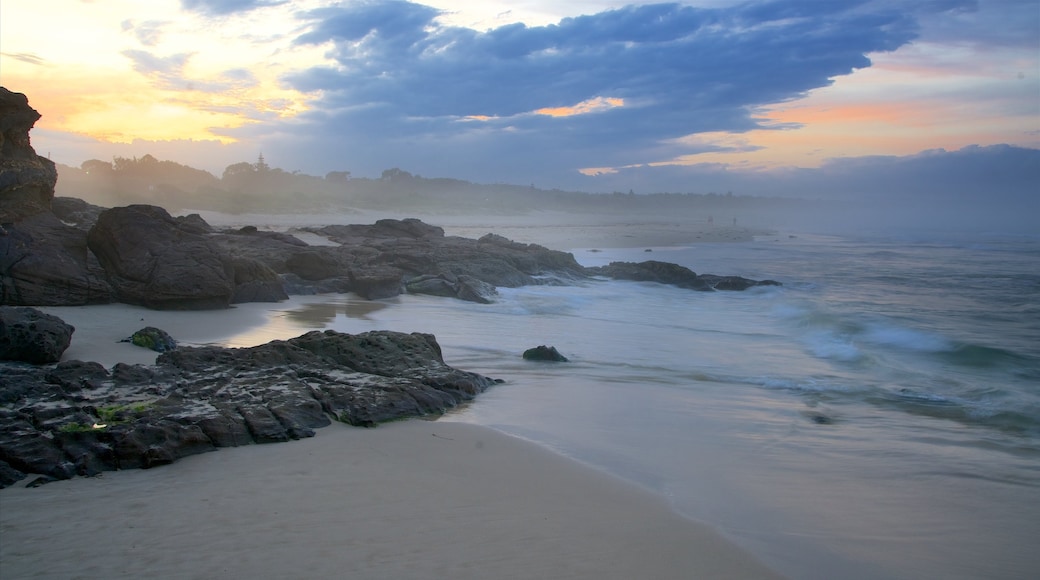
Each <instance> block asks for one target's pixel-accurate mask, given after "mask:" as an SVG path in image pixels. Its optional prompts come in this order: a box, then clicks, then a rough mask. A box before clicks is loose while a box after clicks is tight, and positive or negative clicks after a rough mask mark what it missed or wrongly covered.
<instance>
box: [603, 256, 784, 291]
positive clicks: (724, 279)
mask: <svg viewBox="0 0 1040 580" xmlns="http://www.w3.org/2000/svg"><path fill="white" fill-rule="evenodd" d="M588 272H589V273H590V274H592V275H595V276H606V277H608V278H614V279H616V280H632V281H636V282H655V283H658V284H669V285H672V286H678V287H680V288H687V289H690V290H700V291H704V292H710V291H712V290H746V289H748V288H751V287H752V286H779V285H780V283H779V282H777V281H775V280H761V281H759V280H750V279H748V278H741V277H740V276H716V275H714V274H701V275H698V274H697V273H696V272H694V271H693V270H690V269H689V268H686V267H684V266H680V265H678V264H671V263H669V262H658V261H654V260H649V261H646V262H639V263H635V262H611V263H610V264H607V265H606V266H599V267H596V268H589V269H588Z"/></svg>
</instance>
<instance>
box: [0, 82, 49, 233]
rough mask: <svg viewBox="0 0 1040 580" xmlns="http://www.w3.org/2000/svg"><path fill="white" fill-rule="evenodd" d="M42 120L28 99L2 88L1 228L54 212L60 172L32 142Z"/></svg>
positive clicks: (0, 151) (0, 142)
mask: <svg viewBox="0 0 1040 580" xmlns="http://www.w3.org/2000/svg"><path fill="white" fill-rule="evenodd" d="M39 119H40V113H38V112H37V111H36V110H35V109H33V108H32V107H30V106H29V99H28V98H27V97H26V96H25V95H23V94H21V93H14V92H11V91H9V90H7V89H6V88H4V87H0V228H5V227H6V225H7V224H10V223H13V222H16V221H19V220H21V219H22V218H25V217H28V216H30V215H34V214H37V213H40V212H44V211H49V210H50V203H51V199H52V198H53V197H54V184H55V183H56V182H57V181H58V171H57V169H56V168H55V166H54V162H52V161H51V160H50V159H47V158H45V157H40V156H39V155H37V154H36V151H35V150H33V148H32V145H31V144H30V142H29V130H30V129H32V127H33V125H35V124H36V121H38V120H39ZM0 232H2V230H0Z"/></svg>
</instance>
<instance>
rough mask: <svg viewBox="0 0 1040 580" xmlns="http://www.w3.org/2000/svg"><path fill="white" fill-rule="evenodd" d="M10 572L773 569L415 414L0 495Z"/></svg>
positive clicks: (701, 572) (428, 574) (519, 453)
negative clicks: (371, 425)
mask: <svg viewBox="0 0 1040 580" xmlns="http://www.w3.org/2000/svg"><path fill="white" fill-rule="evenodd" d="M0 576H2V577H4V578H12V579H13V578H143V577H149V576H152V577H163V578H214V577H230V578H319V577H334V578H662V579H664V578H771V577H775V575H774V574H773V573H772V572H770V571H769V570H768V569H766V568H764V567H763V566H761V565H760V564H759V563H757V562H756V561H754V560H753V559H751V558H750V557H749V556H748V555H747V554H746V553H745V552H743V551H741V550H740V549H738V548H736V547H734V546H733V545H732V544H730V543H729V542H728V541H726V540H725V539H723V538H722V537H720V536H719V535H717V534H716V533H714V532H713V531H712V530H711V529H709V528H707V527H704V526H701V525H699V524H697V523H695V522H693V521H690V520H687V519H683V518H682V517H680V516H678V515H676V514H674V513H673V512H672V511H670V510H669V508H668V506H667V505H665V504H664V503H663V502H662V501H661V500H659V499H658V498H656V497H654V496H652V495H650V494H648V493H644V492H643V491H642V490H639V489H638V488H635V487H632V486H630V485H629V484H626V483H623V482H621V481H619V480H616V479H614V478H612V477H611V476H609V475H606V474H603V473H600V472H598V471H595V470H593V469H591V468H588V467H585V466H583V465H581V464H578V463H576V462H573V461H571V460H569V459H566V458H564V457H561V456H557V455H554V454H553V453H551V452H549V451H547V450H543V449H541V448H539V447H537V446H535V445H533V444H529V443H526V442H524V441H522V440H519V439H516V438H513V437H510V436H507V435H503V434H501V433H498V432H496V431H494V430H491V429H488V428H484V427H480V426H475V425H469V424H463V423H449V422H444V423H442V422H432V421H423V420H411V421H402V422H398V423H392V424H387V425H383V426H380V427H378V428H376V429H360V428H351V427H346V426H342V425H333V426H331V427H328V428H325V429H321V430H319V432H318V434H317V436H316V437H314V438H311V439H306V440H302V441H296V442H292V443H284V444H276V445H264V446H248V447H240V448H236V449H223V450H219V451H216V452H213V453H208V454H205V455H201V456H194V457H189V458H187V459H184V460H181V461H179V462H177V463H176V464H173V465H170V466H165V467H160V468H156V469H152V470H139V471H121V472H113V473H106V474H104V475H103V476H101V477H97V478H88V479H84V478H79V479H75V480H70V481H62V482H56V483H51V484H48V485H46V486H43V487H40V488H35V489H34V488H24V487H19V486H16V487H12V488H8V489H5V490H2V491H0Z"/></svg>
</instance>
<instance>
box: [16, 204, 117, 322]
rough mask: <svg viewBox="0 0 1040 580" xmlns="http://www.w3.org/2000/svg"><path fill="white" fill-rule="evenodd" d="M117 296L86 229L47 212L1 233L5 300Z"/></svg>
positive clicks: (30, 302)
mask: <svg viewBox="0 0 1040 580" xmlns="http://www.w3.org/2000/svg"><path fill="white" fill-rule="evenodd" d="M0 195H2V194H0ZM112 298H113V292H112V287H111V286H110V285H109V283H108V282H107V281H106V280H105V278H104V272H103V271H102V269H101V267H100V264H98V263H97V261H96V260H95V259H94V256H93V254H91V253H90V252H89V250H88V249H87V238H86V234H85V233H84V232H83V231H82V230H79V229H76V228H74V227H72V226H68V225H65V224H63V223H62V222H61V221H60V220H59V219H58V218H57V217H55V216H54V215H53V214H51V213H49V212H43V213H38V214H35V215H32V216H29V217H27V218H24V219H22V220H21V221H19V222H18V223H15V224H10V225H9V226H8V227H7V235H6V236H0V304H8V305H13V306H62V305H72V306H79V305H84V304H98V303H106V302H111V301H112Z"/></svg>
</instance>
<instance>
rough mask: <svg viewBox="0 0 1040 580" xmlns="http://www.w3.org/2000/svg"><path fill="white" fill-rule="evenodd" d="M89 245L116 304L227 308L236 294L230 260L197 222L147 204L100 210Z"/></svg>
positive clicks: (91, 230) (91, 232) (156, 306)
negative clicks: (99, 264)
mask: <svg viewBox="0 0 1040 580" xmlns="http://www.w3.org/2000/svg"><path fill="white" fill-rule="evenodd" d="M87 244H88V245H89V247H90V250H91V251H92V252H93V253H94V255H95V256H97V258H98V261H99V262H100V263H101V265H102V266H103V267H104V269H105V272H106V273H107V275H108V280H109V282H110V283H111V284H112V287H113V288H114V290H115V295H116V298H117V300H118V301H120V302H125V303H127V304H138V305H141V306H146V307H148V308H155V309H181V310H183V309H207V308H227V307H228V305H230V304H231V298H232V296H233V295H234V291H235V270H234V265H233V263H232V260H231V257H230V256H229V255H228V254H227V253H226V252H223V251H222V250H221V249H220V248H219V247H218V246H217V245H216V244H214V243H213V242H211V241H210V240H209V239H208V238H207V237H206V236H205V235H204V234H203V233H200V228H199V227H198V226H197V225H196V224H192V223H185V222H180V221H178V220H176V219H174V218H173V217H172V216H170V214H169V213H167V212H166V210H164V209H162V208H160V207H156V206H151V205H131V206H127V207H117V208H113V209H110V210H107V211H105V212H103V213H102V214H101V215H100V216H99V217H98V220H97V223H96V224H94V227H93V228H91V229H90V233H89V234H87Z"/></svg>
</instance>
